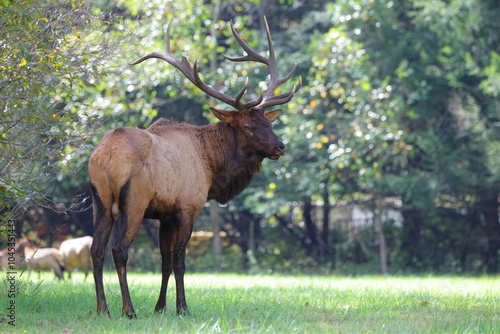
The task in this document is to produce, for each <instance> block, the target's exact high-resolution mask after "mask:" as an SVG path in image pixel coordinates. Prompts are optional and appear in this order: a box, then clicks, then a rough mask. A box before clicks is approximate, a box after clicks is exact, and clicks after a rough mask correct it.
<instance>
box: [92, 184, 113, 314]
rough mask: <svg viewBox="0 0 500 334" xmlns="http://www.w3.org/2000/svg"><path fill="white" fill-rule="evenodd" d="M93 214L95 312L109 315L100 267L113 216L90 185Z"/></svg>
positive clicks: (102, 264) (102, 262) (101, 266)
mask: <svg viewBox="0 0 500 334" xmlns="http://www.w3.org/2000/svg"><path fill="white" fill-rule="evenodd" d="M91 190H92V201H93V210H94V212H93V215H94V238H93V240H92V246H91V248H90V252H91V255H92V270H93V273H94V282H95V290H96V298H97V313H98V314H105V315H107V316H108V317H109V310H108V305H107V303H106V297H105V294H104V285H103V278H102V269H103V266H104V257H105V255H106V245H107V244H108V241H109V236H110V234H111V229H112V227H113V217H112V216H111V210H110V209H109V208H108V209H106V208H105V207H104V204H103V203H102V201H101V199H100V197H99V194H98V193H97V191H96V189H95V188H94V187H93V186H92V185H91Z"/></svg>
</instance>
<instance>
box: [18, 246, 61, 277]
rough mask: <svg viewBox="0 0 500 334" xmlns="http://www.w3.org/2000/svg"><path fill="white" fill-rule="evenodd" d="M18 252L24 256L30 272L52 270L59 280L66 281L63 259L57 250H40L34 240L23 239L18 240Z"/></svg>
mask: <svg viewBox="0 0 500 334" xmlns="http://www.w3.org/2000/svg"><path fill="white" fill-rule="evenodd" d="M17 247H18V251H19V254H20V255H21V256H24V260H25V261H26V265H27V266H28V270H29V271H30V272H31V271H32V270H36V271H38V272H39V275H40V270H44V269H46V270H52V271H53V272H54V274H55V275H56V277H57V278H59V279H64V276H63V273H62V272H63V270H64V266H63V265H62V257H61V253H60V252H59V249H57V248H39V247H37V246H36V245H35V243H34V242H33V240H31V239H29V238H26V237H23V238H21V239H19V240H18V246H17Z"/></svg>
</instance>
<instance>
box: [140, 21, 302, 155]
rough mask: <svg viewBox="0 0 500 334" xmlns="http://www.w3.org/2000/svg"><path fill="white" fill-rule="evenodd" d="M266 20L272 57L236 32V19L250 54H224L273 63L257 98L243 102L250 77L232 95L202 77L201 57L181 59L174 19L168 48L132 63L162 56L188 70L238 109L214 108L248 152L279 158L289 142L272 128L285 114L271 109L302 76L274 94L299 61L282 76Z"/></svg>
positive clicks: (211, 92)
mask: <svg viewBox="0 0 500 334" xmlns="http://www.w3.org/2000/svg"><path fill="white" fill-rule="evenodd" d="M264 22H265V27H266V34H267V41H268V45H269V57H268V58H266V57H264V56H262V55H260V54H259V53H257V52H256V51H255V50H253V49H252V48H251V47H250V46H249V45H248V44H247V43H245V41H244V40H243V39H242V38H241V36H240V35H239V34H238V33H237V32H236V30H235V28H234V25H233V22H231V31H232V33H233V35H234V37H235V39H236V40H237V42H238V43H239V44H240V45H241V47H242V48H243V50H244V51H245V52H246V56H242V57H228V56H226V55H224V54H223V56H224V58H226V59H228V60H230V61H235V62H243V61H256V62H259V63H262V64H264V65H266V66H268V67H269V84H268V87H267V89H266V91H265V92H263V93H261V94H260V96H259V97H258V98H257V99H255V100H252V101H249V102H243V101H242V100H241V99H242V97H243V95H244V94H245V92H246V90H247V87H248V78H247V80H246V82H245V85H244V86H243V88H242V89H241V90H240V91H239V92H238V94H237V95H236V96H235V97H230V96H228V95H226V94H224V93H222V92H220V91H217V90H215V89H214V88H212V87H210V86H208V85H207V84H205V83H204V82H203V81H202V80H201V79H200V76H199V75H198V62H197V60H196V61H195V62H194V63H193V65H191V64H190V63H189V61H188V60H187V58H186V57H182V58H181V59H179V58H176V57H175V56H174V55H173V54H172V53H171V51H170V28H171V25H172V21H170V23H169V25H168V28H167V31H166V37H165V43H166V47H165V51H163V52H152V53H149V54H147V55H145V56H144V57H142V58H140V59H138V60H137V61H135V62H133V63H131V65H136V64H139V63H141V62H143V61H144V60H146V59H149V58H158V59H162V60H164V61H166V62H168V63H169V64H171V65H172V66H174V67H175V68H177V69H178V70H179V71H181V73H182V74H184V76H185V77H186V78H187V79H188V80H189V81H191V82H192V83H193V84H194V85H196V87H198V88H199V89H201V90H202V91H203V92H205V93H206V94H207V95H209V96H212V97H214V98H216V99H218V100H219V101H222V102H224V103H226V104H227V105H229V106H231V107H233V108H234V109H235V110H222V109H216V108H210V109H211V111H212V113H213V114H214V115H215V117H217V118H218V119H219V120H221V121H222V122H225V123H227V124H228V125H229V126H230V127H232V128H233V129H234V130H235V134H236V136H238V137H239V138H238V140H239V142H241V143H242V148H243V151H244V152H252V153H255V154H257V155H258V156H262V157H267V158H270V159H273V160H275V159H279V158H280V157H281V156H282V155H283V154H284V153H285V145H284V144H283V143H282V142H281V141H280V140H279V139H278V137H277V136H276V135H275V134H274V132H273V131H272V125H271V123H272V122H274V121H275V120H276V119H277V118H278V116H279V115H280V114H281V109H278V110H267V109H268V108H270V107H273V106H277V105H281V104H285V103H287V102H288V101H290V100H291V99H292V97H293V95H294V94H295V93H296V92H297V91H298V90H299V88H300V85H301V79H300V77H299V83H298V84H297V85H295V86H294V87H293V89H292V90H291V91H289V92H286V93H282V94H278V95H273V93H274V91H275V90H276V88H278V86H280V85H281V84H283V83H285V82H286V81H288V80H289V79H290V78H291V77H292V75H293V74H294V72H295V69H296V68H297V63H295V65H294V66H293V68H292V70H291V71H290V72H289V73H288V74H287V75H286V76H284V77H278V74H277V69H276V60H275V54H274V49H273V43H272V40H271V33H270V31H269V26H268V24H267V20H266V18H265V17H264Z"/></svg>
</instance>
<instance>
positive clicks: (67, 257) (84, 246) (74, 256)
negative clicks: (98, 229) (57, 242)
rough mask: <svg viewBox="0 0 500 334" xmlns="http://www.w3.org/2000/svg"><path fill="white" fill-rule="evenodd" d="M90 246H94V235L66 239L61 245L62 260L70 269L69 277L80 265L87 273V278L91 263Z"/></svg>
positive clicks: (68, 269)
mask: <svg viewBox="0 0 500 334" xmlns="http://www.w3.org/2000/svg"><path fill="white" fill-rule="evenodd" d="M90 246H92V237H91V236H86V237H81V238H74V239H68V240H64V241H63V242H62V243H61V246H60V247H59V251H60V252H61V256H62V262H63V264H64V267H65V268H66V270H67V271H68V278H71V273H72V272H73V270H74V269H75V268H76V267H80V268H81V269H82V270H83V272H84V273H85V278H87V275H88V273H89V266H90V265H91V263H92V262H91V258H90Z"/></svg>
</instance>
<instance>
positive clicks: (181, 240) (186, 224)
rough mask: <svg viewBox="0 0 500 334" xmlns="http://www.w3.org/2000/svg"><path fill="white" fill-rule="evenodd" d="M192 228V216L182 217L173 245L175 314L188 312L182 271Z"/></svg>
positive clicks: (183, 270)
mask: <svg viewBox="0 0 500 334" xmlns="http://www.w3.org/2000/svg"><path fill="white" fill-rule="evenodd" d="M192 230H193V218H191V217H183V220H182V222H181V224H180V226H179V228H178V231H177V233H176V234H177V238H176V240H175V245H174V253H173V257H174V258H173V260H174V261H173V262H174V263H173V267H174V275H175V286H176V292H177V298H176V306H177V314H185V313H189V309H188V306H187V303H186V294H185V291H184V273H185V272H186V246H187V243H188V241H189V238H190V237H191V232H192Z"/></svg>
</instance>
